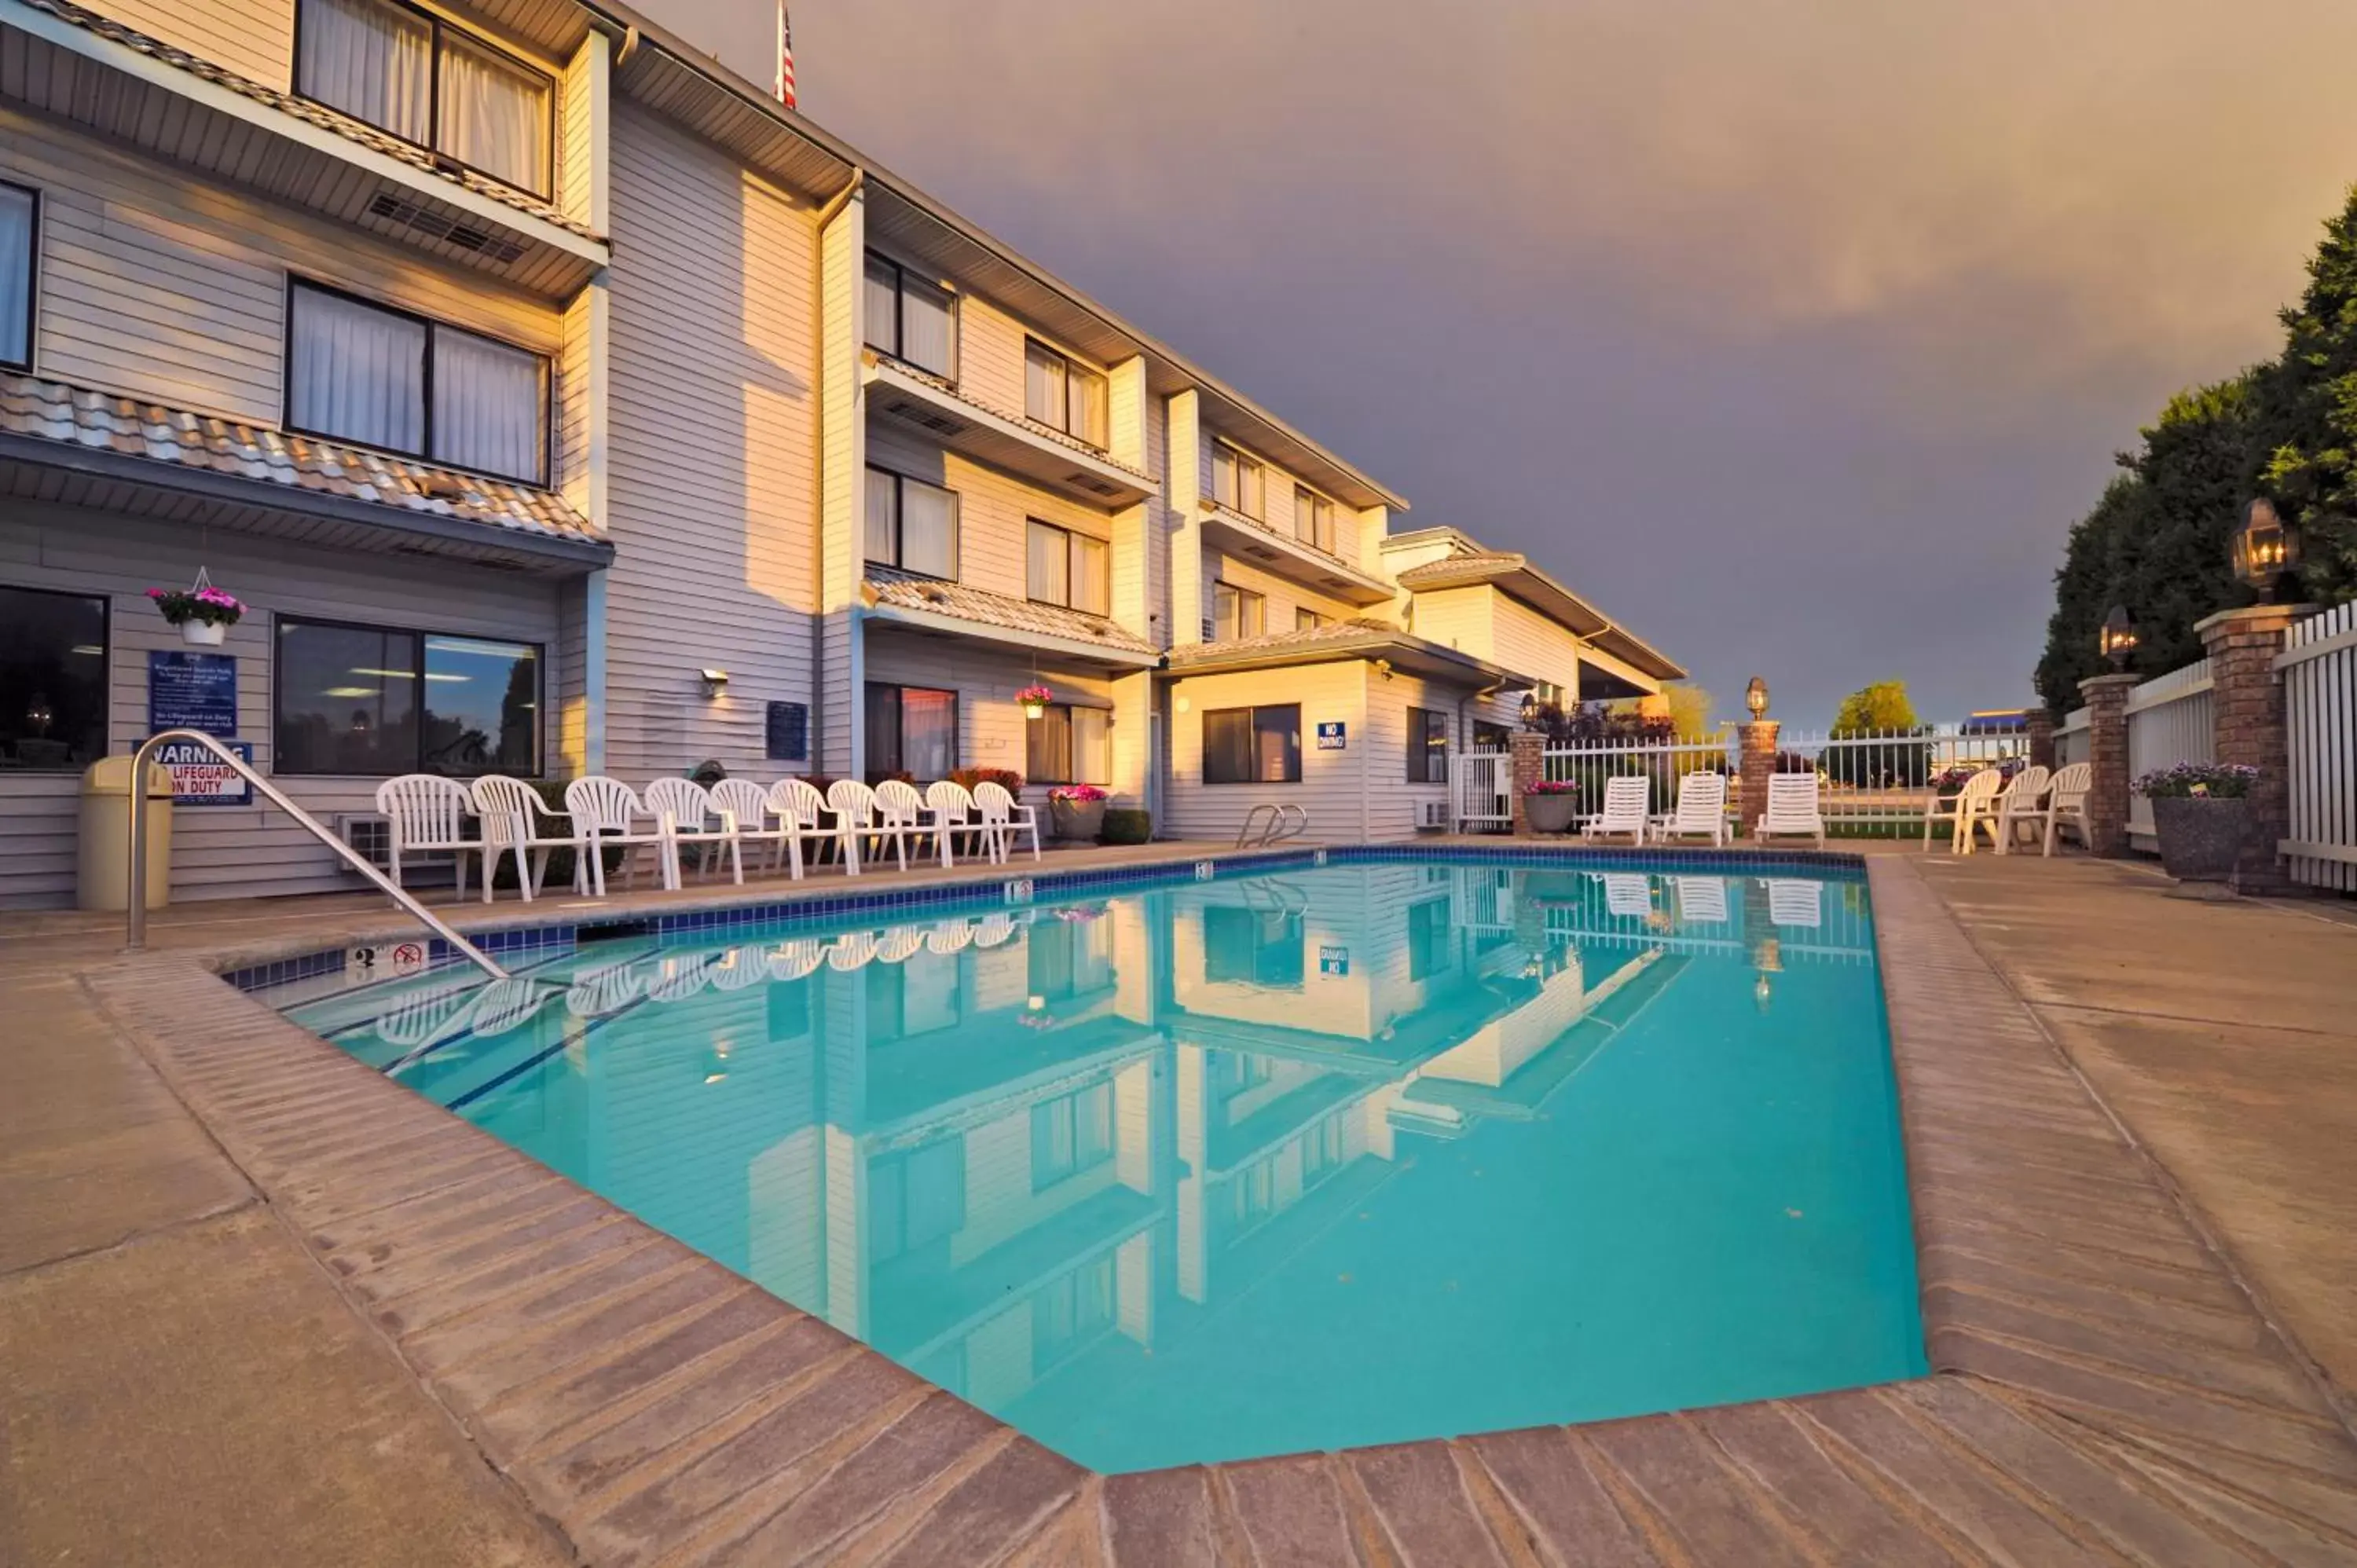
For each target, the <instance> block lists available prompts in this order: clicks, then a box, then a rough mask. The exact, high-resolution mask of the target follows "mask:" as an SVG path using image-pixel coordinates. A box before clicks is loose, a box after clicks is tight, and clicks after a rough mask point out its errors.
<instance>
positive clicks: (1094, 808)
mask: <svg viewBox="0 0 2357 1568" xmlns="http://www.w3.org/2000/svg"><path fill="white" fill-rule="evenodd" d="M1048 814H1049V817H1051V818H1053V819H1054V820H1055V824H1056V836H1057V837H1058V838H1060V839H1082V840H1084V841H1087V842H1089V843H1094V842H1095V841H1096V836H1097V834H1099V833H1101V832H1104V814H1105V803H1104V802H1103V800H1050V801H1049V802H1048Z"/></svg>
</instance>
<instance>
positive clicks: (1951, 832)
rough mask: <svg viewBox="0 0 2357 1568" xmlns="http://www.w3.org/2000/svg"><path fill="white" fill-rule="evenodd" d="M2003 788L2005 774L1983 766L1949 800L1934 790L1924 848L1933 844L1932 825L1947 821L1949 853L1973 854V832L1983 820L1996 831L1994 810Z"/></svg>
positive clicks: (1925, 818)
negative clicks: (1997, 797)
mask: <svg viewBox="0 0 2357 1568" xmlns="http://www.w3.org/2000/svg"><path fill="white" fill-rule="evenodd" d="M2004 788H2005V775H2004V774H2003V773H2001V772H1999V771H1997V769H1996V768H1982V769H1981V770H1980V771H1979V772H1977V773H1975V774H1974V775H1973V776H1972V777H1971V778H1969V779H1965V780H1964V788H1963V789H1959V790H1957V791H1956V792H1955V794H1954V795H1953V796H1952V797H1951V798H1949V799H1948V800H1941V799H1940V798H1939V796H1938V794H1937V793H1934V794H1933V795H1932V803H1931V805H1929V806H1928V807H1926V808H1925V809H1924V811H1923V847H1924V848H1925V849H1930V848H1931V847H1932V826H1933V825H1934V824H1935V823H1938V822H1946V823H1947V824H1948V853H1949V854H1972V853H1973V834H1974V833H1975V832H1976V831H1978V829H1979V827H1980V825H1981V823H1983V822H1989V823H1990V824H1991V831H1992V832H1994V831H1995V820H1994V818H1993V817H1992V815H1991V813H1992V811H1994V809H1995V802H1996V792H1997V791H1998V790H1999V789H2004Z"/></svg>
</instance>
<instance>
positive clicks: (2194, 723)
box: [2127, 659, 2218, 851]
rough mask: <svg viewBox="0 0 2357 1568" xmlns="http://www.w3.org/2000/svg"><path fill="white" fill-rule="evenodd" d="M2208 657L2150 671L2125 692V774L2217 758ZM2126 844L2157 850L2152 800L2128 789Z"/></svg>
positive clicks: (2132, 777)
mask: <svg viewBox="0 0 2357 1568" xmlns="http://www.w3.org/2000/svg"><path fill="white" fill-rule="evenodd" d="M2210 689H2211V679H2210V660H2207V659H2197V660H2194V661H2193V662H2192V663H2190V664H2188V665H2185V666H2183V667H2181V668H2179V669H2176V670H2172V671H2169V673H2168V674H2166V675H2156V676H2154V677H2153V678H2152V679H2151V680H2149V681H2147V682H2143V683H2142V684H2140V685H2138V686H2137V687H2136V689H2135V690H2133V691H2131V692H2130V693H2128V704H2127V706H2128V777H2129V778H2130V779H2135V778H2136V776H2137V775H2139V774H2143V773H2149V772H2151V771H2152V770H2153V769H2155V768H2169V767H2173V766H2175V765H2176V764H2178V763H2179V762H2214V761H2216V760H2217V757H2218V751H2217V731H2216V728H2215V725H2214V723H2213V720H2212V707H2211V697H2210ZM2128 843H2129V844H2130V846H2131V847H2133V848H2136V849H2140V850H2146V851H2154V850H2158V848H2159V845H2160V841H2159V840H2158V839H2157V838H2155V837H2154V836H2153V827H2152V802H2151V801H2150V800H2146V799H2145V798H2144V797H2143V796H2141V795H2139V794H2136V792H2135V791H2134V790H2131V791H2129V794H2128Z"/></svg>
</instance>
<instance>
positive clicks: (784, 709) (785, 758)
mask: <svg viewBox="0 0 2357 1568" xmlns="http://www.w3.org/2000/svg"><path fill="white" fill-rule="evenodd" d="M764 738H765V739H766V740H767V741H768V742H769V744H768V746H767V747H766V748H765V750H766V753H767V756H768V759H769V760H770V761H771V762H808V761H809V760H810V704H809V703H770V710H769V722H768V724H767V725H766V726H765V735H764Z"/></svg>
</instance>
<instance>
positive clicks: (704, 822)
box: [646, 779, 745, 887]
mask: <svg viewBox="0 0 2357 1568" xmlns="http://www.w3.org/2000/svg"><path fill="white" fill-rule="evenodd" d="M646 802H647V809H648V810H649V811H653V812H654V813H655V816H656V819H657V820H658V821H659V822H662V824H663V830H664V831H665V832H668V833H670V834H671V845H672V847H671V855H672V864H673V865H674V866H676V865H679V847H680V845H682V844H694V845H696V846H698V847H699V848H703V847H712V848H717V847H719V846H721V845H724V844H725V845H726V846H727V850H728V868H729V870H730V872H731V873H732V874H733V875H735V877H736V881H737V886H739V887H741V886H744V885H745V855H744V852H743V850H742V849H741V848H740V847H739V845H738V843H737V819H736V818H735V817H733V816H731V815H730V814H729V813H728V812H727V811H726V810H725V809H723V808H722V807H721V806H719V805H718V804H717V803H716V802H715V801H714V800H713V799H712V791H711V790H709V789H705V787H704V786H703V785H701V784H698V783H697V782H696V781H695V780H694V779H656V780H655V781H654V782H653V783H651V784H650V785H648V786H647V789H646ZM715 817H717V818H719V819H720V825H719V826H718V827H714V826H712V825H711V822H712V819H713V818H715ZM699 869H701V870H702V871H703V872H704V874H705V875H707V876H709V875H711V874H712V868H711V866H710V865H708V864H707V865H701V866H700V867H699Z"/></svg>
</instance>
